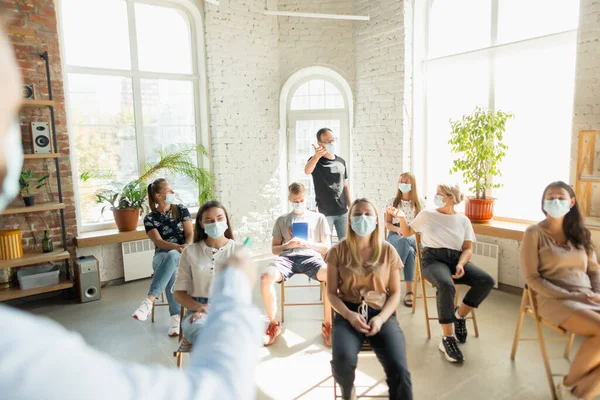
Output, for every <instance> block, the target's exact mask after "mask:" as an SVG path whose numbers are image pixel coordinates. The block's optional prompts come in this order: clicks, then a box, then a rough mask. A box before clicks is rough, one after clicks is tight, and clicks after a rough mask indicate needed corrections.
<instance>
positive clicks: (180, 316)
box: [178, 306, 185, 342]
mask: <svg viewBox="0 0 600 400" xmlns="http://www.w3.org/2000/svg"><path fill="white" fill-rule="evenodd" d="M184 316H185V307H184V306H181V311H179V335H178V336H179V338H178V339H179V341H180V342H181V340H183V317H184Z"/></svg>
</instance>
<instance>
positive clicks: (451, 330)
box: [395, 185, 494, 362]
mask: <svg viewBox="0 0 600 400" xmlns="http://www.w3.org/2000/svg"><path fill="white" fill-rule="evenodd" d="M463 199H464V195H463V194H462V193H461V191H460V188H459V187H458V186H448V185H438V187H437V194H436V195H435V198H434V202H435V205H436V207H438V208H437V209H435V210H423V211H421V213H419V215H417V217H416V218H415V219H414V220H413V222H412V223H411V224H410V225H408V224H407V222H406V216H405V215H404V213H403V212H402V211H401V210H399V211H398V213H397V214H396V215H395V216H396V217H397V218H399V219H400V227H401V229H402V235H404V236H411V235H414V234H415V233H416V232H418V233H420V234H421V241H422V243H423V247H424V248H423V253H422V260H421V269H422V271H421V273H422V276H423V278H425V279H427V280H428V281H429V282H431V284H432V285H433V286H435V288H436V297H437V309H438V319H439V322H440V324H441V325H442V330H443V331H444V337H443V339H442V342H441V343H440V345H439V349H440V351H441V352H442V353H444V355H445V357H446V359H447V360H448V361H450V362H462V361H463V360H464V357H463V354H462V352H461V351H460V349H459V348H458V343H457V339H458V342H460V343H465V342H466V341H467V324H466V321H465V318H466V317H467V315H468V314H469V313H470V312H471V310H472V309H474V308H477V307H479V305H480V304H481V303H482V302H483V300H485V298H486V297H487V296H488V295H489V294H490V292H491V291H492V288H493V287H494V279H493V278H492V277H491V276H490V275H489V274H488V273H487V272H485V271H483V270H482V269H480V268H478V267H476V266H475V265H474V264H473V263H471V262H470V261H469V260H470V259H471V255H472V254H473V242H474V241H475V232H474V231H473V226H472V225H471V221H469V219H468V218H467V217H466V216H465V215H464V214H458V213H457V212H456V211H455V210H454V206H455V205H457V204H459V203H460V202H461V201H463ZM455 283H456V284H464V285H467V286H470V289H469V291H468V292H467V294H466V295H465V297H464V298H463V302H462V304H461V305H460V306H459V307H455V306H454V297H455V294H456V288H455V286H454V285H455ZM455 332H456V337H455V336H454V334H455Z"/></svg>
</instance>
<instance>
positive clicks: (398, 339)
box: [325, 199, 412, 400]
mask: <svg viewBox="0 0 600 400" xmlns="http://www.w3.org/2000/svg"><path fill="white" fill-rule="evenodd" d="M349 216H350V224H349V227H348V235H347V236H346V239H344V240H342V241H341V242H339V243H338V244H336V245H335V246H333V247H332V248H331V250H330V251H329V252H328V253H327V256H326V257H325V260H326V261H327V282H328V283H329V284H328V285H327V296H328V297H329V301H330V302H331V306H332V307H333V309H334V310H335V311H336V313H335V318H334V320H333V328H332V331H331V342H332V360H331V369H332V372H333V377H334V378H335V381H336V382H337V383H338V384H339V385H340V387H341V389H342V397H343V398H344V399H353V398H354V396H355V394H356V393H355V389H354V374H355V370H356V363H357V359H358V352H359V351H360V349H361V347H362V344H363V342H364V341H365V339H366V340H367V341H368V342H369V344H370V345H371V347H372V348H373V351H374V352H375V354H376V355H377V358H378V359H379V360H380V362H381V363H382V364H383V368H384V370H385V374H386V377H387V384H388V387H389V398H390V399H407V400H410V399H412V384H411V379H410V373H409V372H408V366H407V362H406V348H405V341H404V334H403V333H402V330H401V329H400V325H399V324H398V320H397V319H396V316H395V314H396V308H397V307H398V303H399V302H400V295H401V293H400V291H401V289H400V269H401V268H402V267H403V266H402V261H401V260H400V257H399V256H398V252H397V251H396V250H394V248H393V247H392V245H391V244H389V243H387V242H385V241H383V240H381V239H380V237H379V219H378V216H377V210H376V209H375V206H373V204H372V203H371V202H370V201H369V200H367V199H358V200H356V201H354V203H353V204H352V206H351V207H350V212H349Z"/></svg>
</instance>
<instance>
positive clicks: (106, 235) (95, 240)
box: [74, 226, 148, 249]
mask: <svg viewBox="0 0 600 400" xmlns="http://www.w3.org/2000/svg"><path fill="white" fill-rule="evenodd" d="M147 238H148V236H147V235H146V230H145V229H144V227H143V226H138V227H137V229H136V230H135V231H130V232H119V230H118V229H116V228H115V229H105V230H101V231H94V232H85V233H82V234H80V235H79V236H77V237H76V238H75V239H74V244H75V247H77V248H80V249H81V248H84V247H93V246H102V245H105V244H115V243H124V242H131V241H134V240H142V239H147Z"/></svg>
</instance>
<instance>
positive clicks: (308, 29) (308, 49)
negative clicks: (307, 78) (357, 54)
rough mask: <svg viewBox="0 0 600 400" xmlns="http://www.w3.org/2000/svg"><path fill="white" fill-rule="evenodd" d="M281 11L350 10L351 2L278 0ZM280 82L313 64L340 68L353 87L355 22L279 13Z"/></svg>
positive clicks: (334, 68) (328, 11)
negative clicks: (288, 15)
mask: <svg viewBox="0 0 600 400" xmlns="http://www.w3.org/2000/svg"><path fill="white" fill-rule="evenodd" d="M278 7H279V10H281V11H303V12H313V13H322V14H352V11H353V9H352V2H351V1H340V0H279V4H278ZM278 21H279V60H280V71H281V82H282V83H283V82H285V80H286V79H287V78H289V77H290V76H291V75H292V74H293V73H294V72H296V71H298V70H299V69H302V68H305V67H310V66H314V65H321V66H325V67H329V68H331V69H333V70H335V71H337V72H339V73H340V74H341V75H342V76H343V77H344V78H345V79H346V81H348V83H349V84H350V87H352V88H354V79H355V75H356V68H355V66H354V38H353V34H354V25H355V22H352V21H342V20H327V19H316V18H297V17H278Z"/></svg>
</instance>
